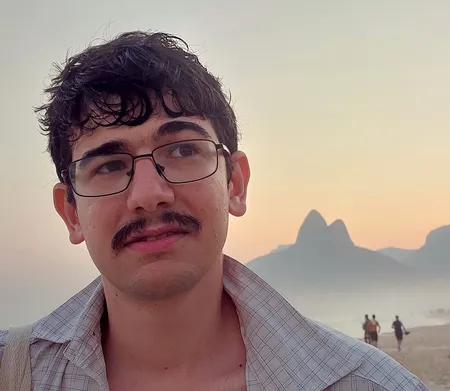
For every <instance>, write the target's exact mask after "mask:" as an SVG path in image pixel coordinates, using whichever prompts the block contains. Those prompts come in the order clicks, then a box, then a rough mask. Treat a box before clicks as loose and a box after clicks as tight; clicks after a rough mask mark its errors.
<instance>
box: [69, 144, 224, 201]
mask: <svg viewBox="0 0 450 391" xmlns="http://www.w3.org/2000/svg"><path fill="white" fill-rule="evenodd" d="M189 141H207V142H210V143H212V144H214V146H215V148H216V167H215V168H214V171H213V172H212V173H211V174H208V175H206V176H204V177H201V178H198V179H193V180H190V181H183V182H179V181H176V182H174V181H170V180H169V179H167V177H166V176H165V175H164V173H163V172H162V170H161V169H160V168H159V164H158V163H157V162H156V160H155V158H154V156H153V154H154V153H155V151H157V150H158V149H161V148H164V147H167V146H169V145H174V144H178V143H183V142H189ZM220 150H222V151H224V152H226V153H227V155H228V156H231V152H230V150H229V148H228V147H227V146H226V145H225V144H224V143H216V142H215V141H214V140H208V139H204V138H195V139H188V140H180V141H174V142H171V143H167V144H163V145H160V146H158V147H156V148H154V149H153V150H152V152H150V153H144V154H141V155H133V154H131V153H128V152H117V153H112V154H111V155H128V156H130V157H131V159H132V165H131V175H130V180H129V181H128V184H127V186H126V187H125V188H124V189H123V190H120V191H116V192H114V193H107V194H102V195H82V194H79V193H77V191H76V190H75V186H74V185H73V182H72V179H71V178H70V174H69V172H70V168H71V167H72V166H73V165H74V164H76V163H78V162H80V161H82V160H86V159H90V158H81V159H77V160H74V161H72V162H71V163H70V164H69V165H68V166H67V168H66V169H64V170H62V171H61V175H62V177H63V179H64V180H65V181H67V182H68V183H70V185H71V189H72V190H73V192H74V193H75V194H76V195H77V196H79V197H84V198H99V197H108V196H111V195H115V194H120V193H123V192H124V191H126V190H127V189H128V188H129V187H130V184H131V181H132V180H133V176H134V173H135V171H136V169H135V162H136V160H137V159H143V158H150V159H151V160H152V161H153V165H154V166H155V169H156V172H157V173H158V175H159V176H160V177H161V178H163V179H164V180H165V181H166V182H168V183H171V184H174V185H182V184H185V183H192V182H198V181H202V180H203V179H206V178H209V177H210V176H213V175H214V174H215V173H216V172H217V170H218V168H219V151H220ZM103 156H107V155H103Z"/></svg>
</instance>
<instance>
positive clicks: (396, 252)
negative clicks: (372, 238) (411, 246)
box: [378, 247, 416, 262]
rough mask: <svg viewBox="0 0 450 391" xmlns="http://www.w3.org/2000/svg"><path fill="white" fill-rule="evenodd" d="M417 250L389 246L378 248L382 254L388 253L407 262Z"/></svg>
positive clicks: (397, 259) (400, 260) (389, 255)
mask: <svg viewBox="0 0 450 391" xmlns="http://www.w3.org/2000/svg"><path fill="white" fill-rule="evenodd" d="M414 251H416V250H405V249H403V248H397V247H387V248H382V249H381V250H378V252H380V253H381V254H384V255H387V256H388V257H391V258H393V259H395V260H396V261H399V262H405V260H406V259H407V258H408V257H409V256H410V255H411V254H412V253H413V252H414Z"/></svg>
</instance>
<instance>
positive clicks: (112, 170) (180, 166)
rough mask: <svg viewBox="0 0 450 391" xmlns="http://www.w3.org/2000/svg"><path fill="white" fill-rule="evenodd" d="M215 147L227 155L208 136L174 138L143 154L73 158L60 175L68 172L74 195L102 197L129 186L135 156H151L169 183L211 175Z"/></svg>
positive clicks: (215, 161) (216, 163)
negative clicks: (201, 137)
mask: <svg viewBox="0 0 450 391" xmlns="http://www.w3.org/2000/svg"><path fill="white" fill-rule="evenodd" d="M219 150H223V151H224V152H225V153H227V154H228V155H230V151H229V149H228V148H227V147H226V145H224V144H222V143H219V144H217V143H215V142H214V141H212V140H206V139H194V140H184V141H177V142H174V143H170V144H165V145H162V146H160V147H158V148H155V149H154V150H153V151H152V153H148V154H144V155H137V156H133V155H131V154H129V153H114V154H108V155H98V156H92V157H91V156H90V157H86V158H82V159H79V160H75V161H73V162H72V163H70V165H69V167H68V168H67V170H64V171H63V175H64V176H68V178H69V180H70V183H71V185H72V188H73V191H74V192H75V193H76V194H77V195H79V196H81V197H104V196H108V195H113V194H117V193H121V192H123V191H125V190H126V189H127V188H128V186H130V183H131V180H132V179H133V174H134V170H135V161H136V160H137V159H143V158H147V159H148V158H150V159H152V160H153V163H154V164H155V168H156V171H157V172H158V174H159V175H160V176H161V177H163V178H164V179H165V180H166V181H167V182H169V183H174V184H180V183H189V182H196V181H200V180H202V179H205V178H208V177H210V176H211V175H213V174H214V173H215V172H216V171H217V168H218V166H219Z"/></svg>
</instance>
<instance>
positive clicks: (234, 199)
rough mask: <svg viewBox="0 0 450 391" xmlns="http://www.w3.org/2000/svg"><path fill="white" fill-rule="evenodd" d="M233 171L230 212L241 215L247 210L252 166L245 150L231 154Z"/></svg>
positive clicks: (229, 190) (229, 185)
mask: <svg viewBox="0 0 450 391" xmlns="http://www.w3.org/2000/svg"><path fill="white" fill-rule="evenodd" d="M231 163H232V165H233V171H232V173H231V179H230V183H229V184H228V195H229V212H230V213H231V214H232V215H233V216H236V217H241V216H243V215H244V214H245V212H246V211H247V187H248V182H249V180H250V166H249V164H248V159H247V156H246V155H245V153H244V152H241V151H238V152H235V153H233V154H232V155H231Z"/></svg>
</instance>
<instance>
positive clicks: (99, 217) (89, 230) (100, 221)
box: [78, 198, 117, 247]
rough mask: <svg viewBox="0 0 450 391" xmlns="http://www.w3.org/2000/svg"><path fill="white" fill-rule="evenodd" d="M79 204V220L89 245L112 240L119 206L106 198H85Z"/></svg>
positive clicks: (102, 243)
mask: <svg viewBox="0 0 450 391" xmlns="http://www.w3.org/2000/svg"><path fill="white" fill-rule="evenodd" d="M83 201H84V202H82V203H81V204H80V205H79V216H78V217H79V220H80V225H81V229H82V231H83V235H84V238H85V241H86V244H87V245H88V246H101V247H103V246H104V243H105V242H111V239H112V236H113V235H114V234H115V231H116V228H117V227H116V226H115V225H114V216H117V211H116V210H115V209H117V207H114V205H115V204H117V203H114V202H108V201H106V200H105V199H104V198H103V199H102V198H98V199H91V200H83Z"/></svg>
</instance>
